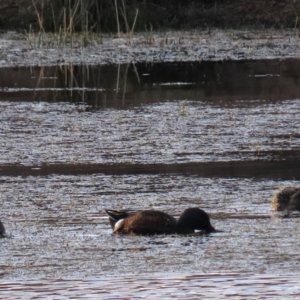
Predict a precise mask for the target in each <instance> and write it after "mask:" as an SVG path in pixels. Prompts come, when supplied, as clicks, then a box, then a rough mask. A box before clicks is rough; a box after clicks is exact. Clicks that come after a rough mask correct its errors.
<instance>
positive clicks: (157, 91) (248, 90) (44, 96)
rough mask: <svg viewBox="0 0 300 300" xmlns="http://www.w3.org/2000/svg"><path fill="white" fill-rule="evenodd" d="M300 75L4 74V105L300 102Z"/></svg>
mask: <svg viewBox="0 0 300 300" xmlns="http://www.w3.org/2000/svg"><path fill="white" fill-rule="evenodd" d="M299 70H300V61H299V60H264V61H225V62H194V63H163V64H162V63H161V64H160V63H156V64H129V65H118V66H117V65H104V66H84V65H82V66H57V67H35V68H33V67H31V68H3V69H0V77H1V82H0V99H3V100H10V101H13V100H15V101H17V100H18V99H22V100H23V101H49V102H72V103H86V104H88V105H90V106H91V107H92V108H94V109H95V108H106V107H110V108H112V107H113V108H126V107H128V106H137V105H141V104H149V103H157V102H162V101H173V100H184V99H186V100H201V101H209V102H210V103H212V104H213V103H215V104H218V105H222V106H224V107H226V106H227V107H231V106H232V105H235V101H239V105H241V103H240V100H257V99H259V100H260V101H279V100H284V99H295V98H299V97H300V83H299V78H300V71H299ZM245 105H249V103H247V104H245Z"/></svg>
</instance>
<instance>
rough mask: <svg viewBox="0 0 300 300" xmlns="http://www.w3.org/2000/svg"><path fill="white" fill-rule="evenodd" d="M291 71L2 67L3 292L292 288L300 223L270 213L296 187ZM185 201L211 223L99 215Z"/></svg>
mask: <svg viewBox="0 0 300 300" xmlns="http://www.w3.org/2000/svg"><path fill="white" fill-rule="evenodd" d="M299 66H300V65H299V62H298V61H260V62H256V61H252V62H249V61H248V62H239V63H236V62H223V63H218V62H215V63H194V64H191V63H189V64H169V65H161V64H157V65H156V64H154V65H128V66H124V65H123V66H111V67H109V66H101V67H100V66H99V67H87V66H84V67H83V66H78V67H73V68H71V67H57V68H33V69H26V68H15V69H0V73H2V74H1V78H3V80H1V82H0V145H1V147H0V201H1V205H2V206H1V207H2V214H1V220H2V221H3V223H4V225H5V227H6V230H7V234H8V237H7V238H3V239H1V240H0V244H1V245H0V249H1V250H0V251H1V255H0V265H1V271H0V276H1V278H2V280H3V281H4V280H5V282H3V283H2V284H0V294H3V295H4V294H5V295H8V294H7V293H8V292H9V295H12V296H11V297H12V298H13V297H18V296H20V295H21V294H20V293H21V292H22V295H21V296H24V297H28V298H30V297H31V298H33V297H35V296H36V294H35V293H38V294H39V293H42V294H41V295H43V296H45V297H49V299H51V297H52V296H53V294H52V292H53V293H56V294H58V295H60V296H61V297H84V295H90V296H91V297H94V296H95V295H96V294H97V295H98V296H99V295H100V296H101V295H107V297H115V298H120V297H121V296H124V297H130V294H131V293H133V292H134V293H135V295H136V297H145V296H147V297H157V296H162V297H164V296H165V297H167V296H168V297H169V296H170V295H173V296H172V298H174V297H177V298H180V299H184V298H186V299H192V298H193V297H195V296H197V295H198V296H199V295H206V297H218V296H219V295H222V297H225V296H235V297H241V299H242V298H243V297H244V298H245V297H247V299H250V298H249V297H250V296H251V297H252V296H253V297H255V295H258V294H262V295H265V296H266V297H272V296H278V297H281V296H282V297H283V295H284V296H285V297H290V296H291V297H292V296H295V295H297V296H299V293H300V291H299V288H297V287H298V286H299V281H300V273H299V268H300V240H299V227H300V224H299V223H300V219H299V218H282V217H281V216H280V215H279V214H278V213H275V212H272V211H270V207H269V206H270V200H271V198H272V195H273V193H274V191H275V190H276V189H278V188H279V187H283V186H287V185H296V186H297V185H298V186H299V185H300V182H299V180H300V162H299V155H300V152H299V138H300V121H299V117H298V116H299V113H300V102H299V99H300V71H299V70H300V68H299ZM3 74H6V76H5V77H4V76H3ZM191 206H198V207H201V208H203V209H205V210H206V211H207V212H208V213H209V215H210V216H211V219H212V224H213V225H214V226H215V227H216V228H217V229H220V230H222V232H218V233H212V234H210V235H203V234H201V233H196V234H194V235H187V236H175V235H174V236H154V237H141V236H117V235H112V234H111V228H110V226H109V223H108V220H107V217H106V216H105V213H104V209H106V208H112V209H123V208H131V209H159V210H163V211H166V212H168V213H170V214H172V215H175V216H179V215H180V213H181V212H182V211H183V210H184V209H185V208H187V207H191ZM155 274H157V275H155ZM250 274H252V275H250ZM253 274H257V275H253ZM271 274H272V275H271ZM61 278H63V279H62V280H59V279H61ZM69 279H70V280H69ZM21 282H22V283H21ZM125 284H126V285H125ZM74 286H76V287H77V288H74ZM23 292H24V293H23ZM284 293H285V294H284ZM170 298H171V296H170ZM60 299H63V298H60Z"/></svg>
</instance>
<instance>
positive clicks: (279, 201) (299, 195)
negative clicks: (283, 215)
mask: <svg viewBox="0 0 300 300" xmlns="http://www.w3.org/2000/svg"><path fill="white" fill-rule="evenodd" d="M271 209H273V210H278V211H282V210H299V211H300V188H297V187H292V186H289V187H285V188H283V189H280V190H278V191H276V192H275V194H274V196H273V198H272V201H271Z"/></svg>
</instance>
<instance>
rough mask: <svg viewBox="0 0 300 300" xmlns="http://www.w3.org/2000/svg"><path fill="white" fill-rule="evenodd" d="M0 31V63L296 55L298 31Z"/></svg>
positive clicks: (299, 49)
mask: <svg viewBox="0 0 300 300" xmlns="http://www.w3.org/2000/svg"><path fill="white" fill-rule="evenodd" d="M83 43H84V42H83V37H82V36H81V35H77V36H72V37H71V38H65V39H64V40H63V41H62V40H61V38H60V37H58V36H57V35H53V34H42V35H41V34H20V33H16V32H5V33H0V67H17V66H53V65H78V64H89V65H103V64H128V63H138V62H148V63H154V62H176V61H178V62H184V61H186V62H188V61H202V60H205V61H223V60H254V59H276V58H277V59H278V58H279V59H286V58H300V37H299V33H298V31H297V30H264V31H230V30H226V31H225V30H224V31H222V30H214V31H210V30H209V31H192V32H164V33H151V32H150V33H138V34H135V35H134V37H133V38H131V39H130V38H127V37H125V36H124V37H122V38H118V37H117V36H113V37H109V36H99V35H93V36H89V40H88V42H87V47H83Z"/></svg>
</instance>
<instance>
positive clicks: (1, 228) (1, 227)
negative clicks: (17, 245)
mask: <svg viewBox="0 0 300 300" xmlns="http://www.w3.org/2000/svg"><path fill="white" fill-rule="evenodd" d="M4 236H5V228H4V225H3V224H2V222H1V221H0V237H4Z"/></svg>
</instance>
